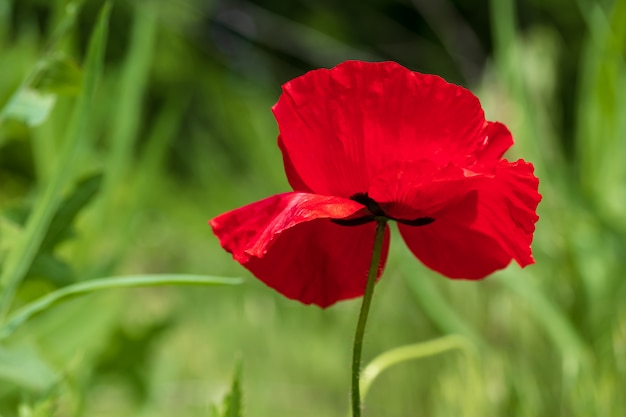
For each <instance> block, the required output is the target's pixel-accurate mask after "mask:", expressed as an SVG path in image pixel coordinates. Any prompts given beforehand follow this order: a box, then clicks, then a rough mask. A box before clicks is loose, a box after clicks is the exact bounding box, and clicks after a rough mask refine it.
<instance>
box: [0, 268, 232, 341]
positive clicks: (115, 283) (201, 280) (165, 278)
mask: <svg viewBox="0 0 626 417" xmlns="http://www.w3.org/2000/svg"><path fill="white" fill-rule="evenodd" d="M241 282H242V281H241V280H240V279H237V278H223V277H213V276H204V275H182V274H176V275H175V274H162V275H137V276H127V277H109V278H99V279H93V280H89V281H85V282H80V283H78V284H73V285H69V286H67V287H63V288H61V289H58V290H56V291H53V292H51V293H49V294H46V295H45V296H43V297H41V298H40V299H38V300H35V301H33V302H32V303H29V304H26V305H25V306H23V307H22V308H20V309H19V310H17V311H16V312H15V313H13V314H12V315H11V317H9V319H8V320H7V321H6V322H4V323H3V324H2V325H1V326H0V340H2V339H4V338H6V337H8V336H10V335H11V334H12V333H13V332H14V331H15V330H16V329H17V328H18V327H19V326H20V325H22V324H23V323H25V322H26V321H28V320H29V319H30V318H31V317H33V316H35V315H36V314H39V313H41V312H42V311H44V310H47V309H49V308H50V307H52V306H54V305H55V304H57V303H59V302H61V301H65V300H67V299H69V298H73V297H76V296H79V295H84V294H88V293H91V292H94V291H101V290H109V289H118V288H136V287H147V286H161V285H211V286H212V285H235V284H240V283H241Z"/></svg>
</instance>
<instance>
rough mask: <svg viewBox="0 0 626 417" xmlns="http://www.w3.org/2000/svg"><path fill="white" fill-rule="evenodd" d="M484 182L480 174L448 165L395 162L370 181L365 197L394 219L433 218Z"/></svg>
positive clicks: (427, 162)
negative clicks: (480, 182)
mask: <svg viewBox="0 0 626 417" xmlns="http://www.w3.org/2000/svg"><path fill="white" fill-rule="evenodd" d="M484 180H485V178H484V175H483V174H479V173H475V172H472V171H469V170H466V169H462V168H460V167H458V166H456V165H452V164H450V165H447V166H443V167H442V166H438V165H437V164H435V163H434V162H432V161H428V160H422V161H416V162H407V161H396V162H395V163H393V164H391V165H389V166H388V167H386V169H384V170H383V171H381V172H380V175H378V176H377V177H376V178H374V179H373V180H372V185H371V186H370V188H369V190H368V195H369V197H371V198H372V199H373V200H374V201H376V202H377V203H378V204H379V205H380V207H381V208H382V210H383V211H384V212H385V213H386V214H387V215H388V216H390V217H392V218H394V219H396V220H414V219H417V218H420V217H431V218H437V217H439V215H440V213H441V212H442V210H447V209H448V208H449V207H452V206H455V205H456V204H457V203H458V201H459V200H461V199H462V198H463V197H465V196H466V195H467V194H468V193H470V192H471V191H472V190H475V189H476V187H477V186H478V182H479V181H484Z"/></svg>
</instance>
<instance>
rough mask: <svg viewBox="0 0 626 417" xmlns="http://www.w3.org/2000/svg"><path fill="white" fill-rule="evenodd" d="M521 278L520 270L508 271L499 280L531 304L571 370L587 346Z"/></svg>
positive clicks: (555, 311) (574, 330) (522, 277)
mask: <svg viewBox="0 0 626 417" xmlns="http://www.w3.org/2000/svg"><path fill="white" fill-rule="evenodd" d="M524 278H525V277H524V276H523V274H522V273H521V272H519V273H511V274H510V278H509V277H507V279H502V280H500V282H501V283H502V284H503V285H505V286H506V287H508V288H509V289H510V290H511V291H513V292H514V293H516V294H517V295H519V296H520V297H521V298H523V299H524V300H526V302H527V303H528V304H529V305H531V306H532V308H531V311H532V312H533V314H534V315H535V316H536V319H537V321H538V322H539V323H540V324H541V325H542V326H544V328H545V329H546V333H547V334H548V335H549V337H550V338H551V339H552V340H553V342H554V344H555V345H556V346H557V347H558V348H559V350H560V351H561V352H562V354H563V360H564V364H565V366H566V367H570V368H571V369H574V370H575V368H578V365H579V364H580V363H581V362H584V361H585V360H586V359H587V354H588V352H589V350H588V347H587V345H586V344H585V342H584V340H583V339H582V337H581V336H580V335H579V334H578V332H577V331H576V329H575V328H574V326H573V325H572V324H571V323H570V322H569V320H568V319H567V318H566V316H565V315H564V314H563V313H562V312H561V311H560V310H559V308H558V307H557V306H556V305H555V304H554V303H552V302H550V300H549V299H548V298H547V297H546V296H545V295H544V294H543V293H542V292H541V291H540V290H539V289H538V288H536V287H535V286H534V285H532V284H531V283H530V282H528V279H524ZM526 278H527V277H526Z"/></svg>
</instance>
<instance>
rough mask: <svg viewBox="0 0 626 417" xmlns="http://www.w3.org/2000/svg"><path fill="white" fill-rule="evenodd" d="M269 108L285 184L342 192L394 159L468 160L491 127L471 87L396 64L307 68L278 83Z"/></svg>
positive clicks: (361, 185) (358, 187) (366, 181)
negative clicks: (284, 169)
mask: <svg viewBox="0 0 626 417" xmlns="http://www.w3.org/2000/svg"><path fill="white" fill-rule="evenodd" d="M273 111H274V115H275V117H276V120H277V122H278V126H279V129H280V138H279V143H280V146H281V149H282V150H283V154H286V155H287V156H286V157H285V160H286V161H289V163H290V164H291V168H290V169H288V175H289V177H290V182H292V183H293V182H297V181H293V180H292V178H291V177H292V176H294V177H295V176H297V177H298V178H299V181H300V182H302V183H304V184H306V185H307V186H308V187H310V189H311V190H313V191H315V192H316V193H319V194H325V195H337V196H341V197H350V196H352V195H354V194H356V193H363V192H365V191H366V190H367V189H368V188H369V185H370V181H371V180H372V179H373V178H374V177H376V176H377V175H378V172H379V170H381V169H384V167H386V166H388V165H389V164H390V163H392V162H394V161H404V160H416V159H430V160H432V161H433V162H435V163H437V164H438V165H444V166H445V165H448V164H449V163H451V162H455V163H457V164H459V165H461V166H465V164H466V163H472V162H474V161H470V160H468V156H471V157H472V158H470V159H474V160H475V159H476V157H475V156H474V154H475V152H477V151H479V150H480V149H482V148H484V147H485V146H486V142H485V138H486V135H485V131H486V130H488V127H489V126H490V125H489V124H488V123H487V122H485V118H484V113H483V111H482V109H481V106H480V102H479V101H478V99H477V98H476V97H475V96H474V95H473V94H472V93H471V92H470V91H468V90H466V89H464V88H462V87H459V86H457V85H454V84H449V83H447V82H446V81H445V80H443V79H442V78H440V77H437V76H434V75H427V74H420V73H417V72H412V71H410V70H408V69H406V68H404V67H402V66H401V65H399V64H396V63H393V62H378V63H368V62H359V61H347V62H344V63H342V64H340V65H337V66H336V67H334V68H332V69H330V70H327V69H321V70H315V71H311V72H308V73H307V74H305V75H303V76H301V77H298V78H296V79H294V80H292V81H290V82H288V83H286V84H285V85H284V86H283V94H282V95H281V97H280V99H279V100H278V102H277V103H276V105H275V106H274V107H273ZM495 127H498V126H495ZM290 171H291V173H290Z"/></svg>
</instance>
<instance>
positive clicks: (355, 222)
mask: <svg viewBox="0 0 626 417" xmlns="http://www.w3.org/2000/svg"><path fill="white" fill-rule="evenodd" d="M374 220H376V217H374V216H364V217H357V218H355V219H330V221H331V222H333V223H337V224H338V225H340V226H360V225H362V224H365V223H369V222H373V221H374Z"/></svg>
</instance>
